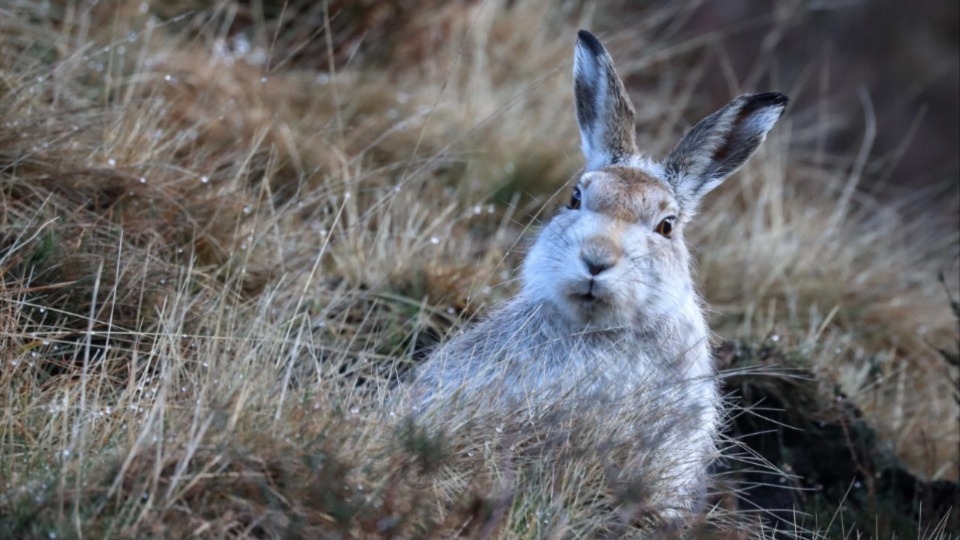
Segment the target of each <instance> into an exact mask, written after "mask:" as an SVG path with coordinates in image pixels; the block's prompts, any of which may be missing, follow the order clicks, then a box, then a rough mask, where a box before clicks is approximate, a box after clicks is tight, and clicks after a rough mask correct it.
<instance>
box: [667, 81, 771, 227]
mask: <svg viewBox="0 0 960 540" xmlns="http://www.w3.org/2000/svg"><path fill="white" fill-rule="evenodd" d="M787 101H788V100H787V96H785V95H783V94H778V93H775V92H768V93H764V94H753V95H744V96H740V97H738V98H736V99H734V100H733V101H731V102H730V103H728V104H727V105H725V106H723V107H722V108H721V109H720V110H718V111H717V112H715V113H713V114H711V115H710V116H707V117H706V118H704V119H703V120H701V121H700V122H698V123H697V125H695V126H693V127H692V128H690V131H689V132H687V134H686V135H685V136H684V137H683V139H682V140H681V141H680V144H678V145H677V146H676V148H674V149H673V151H671V152H670V155H669V156H668V157H667V159H666V161H664V172H665V173H666V177H667V181H668V182H669V183H670V184H671V185H672V186H673V189H674V192H675V194H676V197H677V200H678V201H679V202H680V205H681V206H682V207H685V208H686V209H687V211H689V212H691V213H692V211H693V210H694V209H695V208H696V205H697V203H699V201H700V199H701V198H703V196H704V195H706V194H707V193H708V192H709V191H710V190H712V189H713V188H715V187H717V186H719V185H720V184H721V183H722V182H723V181H724V180H725V179H726V178H727V177H728V176H730V175H731V174H733V173H734V172H736V171H737V169H739V168H740V166H741V165H743V164H744V163H745V162H746V161H747V159H748V158H749V157H750V156H751V155H753V153H754V152H755V151H756V150H757V148H758V147H759V146H760V143H762V142H763V140H764V139H765V138H766V136H767V132H768V131H770V128H772V127H773V125H774V124H775V123H776V122H777V120H779V119H780V116H781V115H782V114H783V111H784V109H785V108H786V107H787Z"/></svg>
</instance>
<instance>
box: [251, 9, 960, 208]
mask: <svg viewBox="0 0 960 540" xmlns="http://www.w3.org/2000/svg"><path fill="white" fill-rule="evenodd" d="M464 3H469V4H481V3H482V2H480V1H478V0H474V1H468V2H464ZM520 3H522V0H521V1H518V2H512V3H511V4H520ZM277 4H278V5H277V6H275V7H274V8H273V9H287V10H289V9H291V7H290V6H289V5H287V6H286V7H285V8H283V7H282V6H281V5H280V3H279V2H278V3H277ZM442 4H446V3H443V2H436V1H434V0H423V1H419V2H418V1H404V0H401V1H398V2H392V3H380V2H373V1H369V0H362V1H359V2H353V1H349V2H348V1H342V2H338V1H333V2H331V4H330V7H329V9H330V13H331V16H332V19H333V23H334V27H335V28H336V29H338V33H337V34H335V35H334V44H335V46H337V47H338V48H341V49H342V54H341V55H340V56H339V58H341V59H344V60H346V59H348V58H349V59H350V60H351V61H369V62H388V61H389V59H391V58H392V57H393V56H394V55H397V54H401V55H411V54H413V55H417V54H429V52H428V51H425V50H417V49H416V47H417V45H415V44H411V43H410V41H411V40H407V39H405V37H404V33H403V32H397V31H396V30H397V28H400V27H403V26H404V25H410V26H411V27H414V28H418V29H420V30H421V31H422V30H423V29H425V28H429V31H430V32H432V33H433V34H434V35H433V36H432V37H433V38H434V39H436V40H447V39H459V36H453V35H449V34H445V33H444V30H445V29H444V28H443V27H442V19H438V20H437V23H438V25H437V26H432V27H431V25H430V23H429V20H430V19H429V18H430V17H431V16H433V15H434V14H435V10H438V9H440V7H441V5H442ZM576 4H577V5H575V6H571V3H569V2H563V3H561V2H558V3H557V10H558V11H564V12H567V13H569V16H571V17H578V16H579V17H584V15H585V14H587V16H588V17H590V18H592V20H593V23H594V27H593V28H591V30H593V31H594V32H595V33H597V34H598V35H600V36H601V37H602V38H603V39H605V40H607V41H611V42H612V43H613V45H612V48H614V49H616V50H624V49H627V50H629V49H630V48H631V33H632V32H634V31H635V30H636V31H639V30H640V27H642V29H643V30H644V31H647V29H648V28H650V27H651V26H652V27H654V28H655V31H656V33H655V34H654V35H655V36H656V37H655V38H654V39H652V40H649V41H652V42H653V43H654V44H655V46H656V47H658V48H659V52H661V53H662V54H658V51H650V50H636V51H634V52H635V54H636V55H637V56H638V57H642V58H643V61H644V62H645V64H646V65H647V66H648V72H649V73H650V74H651V75H650V76H648V77H644V75H643V74H642V70H640V71H641V73H640V74H637V75H634V76H632V77H631V80H630V81H629V84H628V87H632V88H638V86H639V87H640V88H642V87H643V85H644V84H646V85H657V84H658V81H657V80H656V79H657V77H659V76H661V74H664V73H682V72H683V71H684V69H686V68H689V67H692V66H694V65H697V64H698V63H702V64H703V65H704V66H705V70H704V72H702V73H700V74H699V77H700V83H699V85H698V88H697V91H696V95H697V96H698V97H697V99H702V100H703V101H702V104H701V107H700V108H701V109H702V110H701V111H698V112H702V113H703V114H707V113H709V112H710V111H712V110H714V109H715V108H716V107H718V106H720V105H721V104H723V103H724V102H726V100H728V99H729V98H730V97H731V95H733V94H735V93H737V92H750V91H762V90H767V89H777V90H781V91H783V92H786V93H788V94H789V95H790V96H791V98H793V106H792V107H791V116H792V117H793V119H794V122H795V123H796V125H798V126H801V127H804V126H805V127H806V128H807V131H806V132H803V131H800V132H799V135H801V137H802V135H803V134H804V133H806V137H807V140H803V139H802V138H801V139H800V140H798V141H795V142H798V143H800V144H801V146H804V145H805V143H809V144H806V149H807V150H809V151H811V152H816V154H811V156H810V158H811V159H818V160H826V159H837V157H836V156H846V157H847V158H848V159H850V160H853V159H854V158H855V157H856V156H857V155H858V153H861V152H864V151H866V152H869V153H868V156H869V160H868V161H867V167H866V170H865V171H864V179H863V184H862V187H867V188H868V189H871V190H876V191H880V192H884V193H886V194H888V195H890V196H896V195H901V194H903V193H904V192H914V191H915V190H918V189H920V190H930V191H932V192H934V193H936V194H938V195H940V196H938V197H934V198H935V199H937V200H939V201H940V202H941V203H942V204H943V205H944V208H943V210H944V211H949V212H952V213H955V211H956V210H957V209H958V203H960V195H958V193H960V192H958V190H957V184H958V178H960V150H958V149H960V106H958V99H960V98H958V96H960V22H958V21H960V3H958V2H952V1H942V0H941V1H937V0H921V1H918V2H909V3H907V2H897V1H894V0H833V1H831V0H787V1H783V2H768V1H765V0H728V1H723V2H718V1H712V2H711V1H696V0H695V1H689V2H671V1H668V0H659V1H645V2H630V1H627V0H619V1H617V2H608V3H603V4H602V5H601V4H600V3H593V2H579V3H576ZM264 9H268V10H269V8H268V7H265V8H264ZM668 14H669V15H668ZM544 18H545V19H547V18H548V15H547V14H544ZM317 24H318V25H319V24H320V19H318V21H317ZM632 29H635V30H632ZM422 37H423V36H418V38H422ZM413 41H416V40H413ZM571 41H572V38H571ZM318 46H322V44H318ZM358 51H359V53H360V57H361V58H357V57H356V56H355V55H356V53H357V52H358ZM684 51H687V52H684ZM304 52H305V53H306V51H304ZM316 52H320V51H316ZM314 58H325V56H324V55H323V54H318V55H317V56H315V57H314ZM618 60H620V61H621V62H622V59H618ZM631 85H632V86H631ZM693 116H696V115H695V114H694V115H693ZM640 127H641V129H643V126H640ZM827 155H830V156H834V157H833V158H828V157H826V156H827ZM841 159H842V158H841ZM943 195H946V196H945V197H943Z"/></svg>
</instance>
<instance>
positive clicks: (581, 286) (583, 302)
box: [567, 279, 609, 310]
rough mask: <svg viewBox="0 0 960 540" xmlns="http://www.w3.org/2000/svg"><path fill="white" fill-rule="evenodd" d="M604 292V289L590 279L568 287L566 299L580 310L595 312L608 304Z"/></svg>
mask: <svg viewBox="0 0 960 540" xmlns="http://www.w3.org/2000/svg"><path fill="white" fill-rule="evenodd" d="M605 292H606V288H605V287H603V286H602V285H601V284H600V283H598V282H597V281H596V280H593V279H590V280H585V281H582V282H580V283H577V284H576V285H574V286H573V287H570V289H569V290H568V293H567V297H568V298H569V299H570V301H571V302H572V303H573V304H574V305H576V306H577V307H579V308H580V309H589V310H595V309H597V308H598V307H600V306H602V305H604V304H607V303H608V302H609V299H608V298H607V296H608V295H607V294H605Z"/></svg>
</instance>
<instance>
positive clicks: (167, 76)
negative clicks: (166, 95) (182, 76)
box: [163, 73, 173, 84]
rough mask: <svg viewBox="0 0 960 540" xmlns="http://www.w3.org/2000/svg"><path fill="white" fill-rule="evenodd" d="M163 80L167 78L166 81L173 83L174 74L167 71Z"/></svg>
mask: <svg viewBox="0 0 960 540" xmlns="http://www.w3.org/2000/svg"><path fill="white" fill-rule="evenodd" d="M163 80H165V81H167V82H168V83H171V84H172V83H173V75H171V74H169V73H167V74H166V75H164V76H163Z"/></svg>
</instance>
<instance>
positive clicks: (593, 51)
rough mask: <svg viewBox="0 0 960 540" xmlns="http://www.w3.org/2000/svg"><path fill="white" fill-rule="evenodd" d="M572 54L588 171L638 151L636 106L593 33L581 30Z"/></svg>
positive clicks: (582, 146)
mask: <svg viewBox="0 0 960 540" xmlns="http://www.w3.org/2000/svg"><path fill="white" fill-rule="evenodd" d="M577 36H578V39H577V47H576V51H575V54H574V57H573V81H574V92H575V94H576V101H577V124H578V125H579V126H580V148H581V149H582V150H583V156H584V157H585V158H586V159H587V167H586V169H587V170H588V171H595V170H597V169H600V168H603V167H605V166H607V165H612V164H614V163H618V162H621V161H623V160H625V159H626V158H628V157H629V156H631V155H633V154H636V153H637V146H636V142H635V137H634V116H635V113H634V110H633V104H632V103H630V98H629V97H628V96H627V91H626V90H625V89H624V87H623V82H622V81H621V80H620V77H619V76H617V72H616V71H615V70H614V69H613V60H612V59H611V58H610V55H609V54H608V53H607V51H606V49H604V48H603V45H601V44H600V41H598V40H597V38H595V37H593V34H591V33H590V32H587V31H586V30H580V32H579V33H578V34H577Z"/></svg>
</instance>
